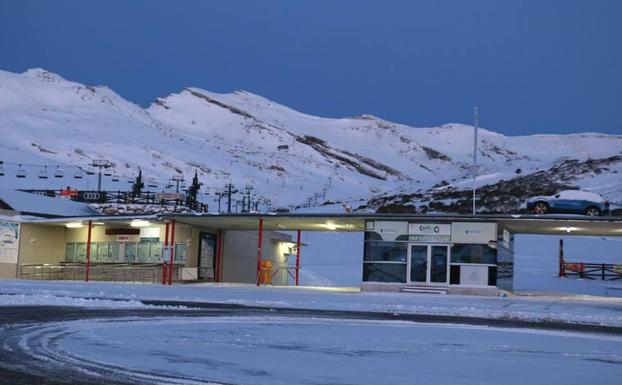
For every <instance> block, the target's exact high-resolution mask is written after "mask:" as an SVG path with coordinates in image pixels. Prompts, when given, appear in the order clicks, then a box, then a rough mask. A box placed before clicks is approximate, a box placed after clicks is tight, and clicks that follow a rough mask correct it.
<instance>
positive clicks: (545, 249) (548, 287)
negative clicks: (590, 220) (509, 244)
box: [514, 235, 622, 297]
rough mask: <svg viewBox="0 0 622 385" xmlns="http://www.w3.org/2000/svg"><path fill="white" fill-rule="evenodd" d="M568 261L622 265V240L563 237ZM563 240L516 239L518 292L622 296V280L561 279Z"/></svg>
mask: <svg viewBox="0 0 622 385" xmlns="http://www.w3.org/2000/svg"><path fill="white" fill-rule="evenodd" d="M561 238H562V239H564V259H565V260H566V262H589V263H607V264H620V265H622V238H602V237H577V236H573V237H572V236H568V237H561ZM559 240H560V237H555V236H545V235H518V236H517V237H516V239H515V241H516V242H515V243H516V249H515V257H514V263H515V264H514V268H515V276H514V290H516V291H518V292H530V293H568V294H570V293H572V294H588V295H599V296H617V297H622V279H618V280H616V281H599V280H588V279H577V278H571V277H568V278H559V277H558V272H559V269H558V267H559V266H558V261H559V260H558V255H559Z"/></svg>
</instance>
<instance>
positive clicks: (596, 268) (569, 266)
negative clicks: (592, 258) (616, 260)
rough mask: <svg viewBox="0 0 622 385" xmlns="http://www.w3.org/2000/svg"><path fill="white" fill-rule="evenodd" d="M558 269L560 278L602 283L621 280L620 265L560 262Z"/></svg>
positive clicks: (621, 266) (621, 271) (621, 269)
mask: <svg viewBox="0 0 622 385" xmlns="http://www.w3.org/2000/svg"><path fill="white" fill-rule="evenodd" d="M559 268H560V270H559V276H560V277H578V278H583V279H599V280H602V281H615V280H617V279H622V265H613V264H608V263H584V262H566V261H562V263H560V267H559Z"/></svg>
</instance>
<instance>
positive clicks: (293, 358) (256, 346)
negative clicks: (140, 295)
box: [51, 317, 622, 385]
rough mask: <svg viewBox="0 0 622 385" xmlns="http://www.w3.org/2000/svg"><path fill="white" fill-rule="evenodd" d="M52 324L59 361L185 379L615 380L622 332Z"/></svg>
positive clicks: (274, 321) (198, 322) (208, 322)
mask: <svg viewBox="0 0 622 385" xmlns="http://www.w3.org/2000/svg"><path fill="white" fill-rule="evenodd" d="M51 328H55V329H57V330H55V331H54V335H57V336H58V337H59V338H58V339H57V340H55V344H57V347H56V346H54V347H52V348H53V349H60V351H61V352H62V354H63V357H61V359H64V360H66V359H67V358H66V357H67V356H69V357H70V359H72V360H75V361H76V362H80V363H88V364H89V365H94V363H98V364H104V365H107V366H108V365H113V366H115V367H123V368H127V369H129V370H131V371H134V372H133V373H144V375H147V373H148V375H149V376H150V377H151V376H158V375H174V376H184V379H186V382H184V383H185V384H186V383H194V382H193V381H200V383H204V382H203V381H210V382H212V381H213V382H218V383H220V382H222V383H227V384H231V383H235V384H257V383H261V384H274V385H277V384H278V385H281V384H293V383H296V384H360V385H362V384H398V383H399V384H405V383H409V384H437V385H443V384H448V385H450V384H451V385H453V384H457V383H459V384H499V383H503V384H520V385H522V384H551V383H576V384H582V383H593V381H595V379H598V383H599V384H617V383H618V382H619V374H620V365H621V364H622V343H621V342H622V338H619V337H610V336H608V337H601V336H597V335H587V334H574V333H561V332H541V331H540V332H539V331H525V330H512V329H510V330H508V329H504V330H501V329H495V328H487V327H471V326H468V327H466V326H457V325H434V324H430V325H428V324H413V323H406V322H377V321H344V320H317V319H288V318H276V317H275V318H271V317H267V318H259V319H257V317H233V318H228V317H208V318H203V317H201V318H190V319H187V318H157V319H153V320H132V321H130V322H127V321H126V320H116V321H102V322H84V321H72V322H65V323H62V324H57V325H52V326H51ZM302 331H304V332H302ZM301 332H302V333H303V334H301ZM363 336H364V338H362V337H363ZM152 378H153V377H152ZM163 383H169V382H163Z"/></svg>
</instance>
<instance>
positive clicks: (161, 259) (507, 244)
mask: <svg viewBox="0 0 622 385" xmlns="http://www.w3.org/2000/svg"><path fill="white" fill-rule="evenodd" d="M4 213H5V214H7V212H4ZM2 218H3V219H0V237H1V243H0V277H2V278H23V279H70V280H85V279H86V280H89V279H90V280H110V281H140V282H153V283H159V282H161V281H162V282H167V283H170V281H176V282H178V281H190V282H192V281H207V282H230V283H257V284H273V285H296V284H298V277H299V266H300V260H301V259H304V258H305V255H304V247H303V246H304V245H303V244H301V242H300V239H301V238H300V234H301V232H306V231H324V232H327V231H346V232H358V233H360V234H361V238H360V242H363V243H364V247H363V250H364V252H363V255H361V256H360V260H361V264H362V272H363V274H362V277H361V289H362V290H379V291H419V292H448V293H466V294H491V295H494V294H498V293H499V292H500V291H502V290H508V291H511V290H512V284H513V276H514V273H513V271H514V269H513V267H514V246H515V240H514V239H515V238H514V237H515V235H516V234H550V235H558V236H562V235H569V234H571V235H588V236H606V237H612V236H622V219H621V218H613V217H584V216H533V215H478V216H463V215H406V214H400V215H393V214H289V213H288V214H265V213H263V214H259V213H251V214H222V213H221V214H201V215H194V214H187V215H186V214H184V215H159V216H144V215H143V216H111V217H104V216H80V217H57V218H34V217H24V216H21V217H20V216H17V217H12V216H7V215H5V216H3V217H2ZM289 232H293V233H289ZM291 234H293V235H291ZM551 258H556V256H551ZM171 262H172V265H171Z"/></svg>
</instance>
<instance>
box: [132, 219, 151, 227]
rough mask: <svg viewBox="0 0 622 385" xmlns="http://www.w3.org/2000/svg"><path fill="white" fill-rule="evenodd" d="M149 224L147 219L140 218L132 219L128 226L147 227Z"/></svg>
mask: <svg viewBox="0 0 622 385" xmlns="http://www.w3.org/2000/svg"><path fill="white" fill-rule="evenodd" d="M149 225H151V223H149V221H145V220H142V219H134V220H133V221H132V222H130V226H132V227H147V226H149Z"/></svg>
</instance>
